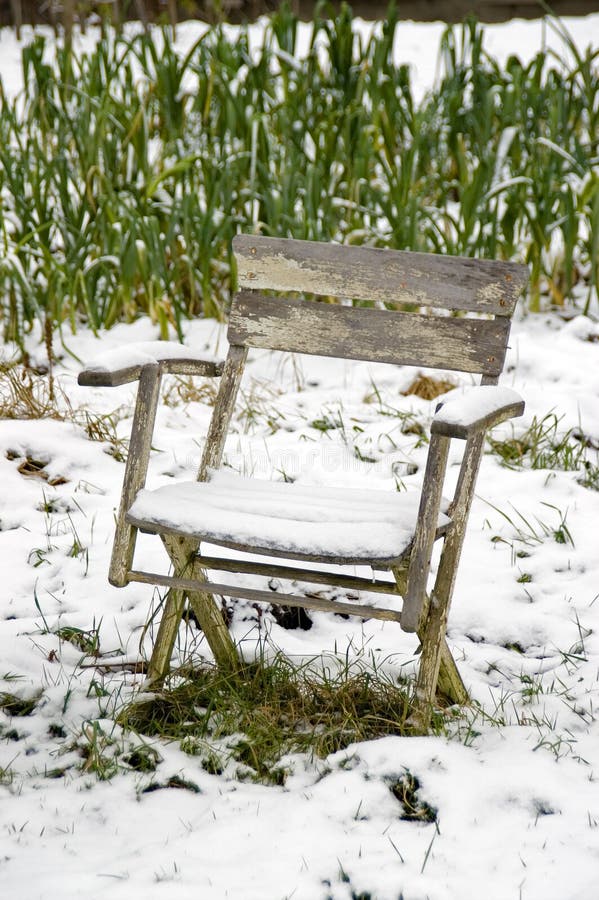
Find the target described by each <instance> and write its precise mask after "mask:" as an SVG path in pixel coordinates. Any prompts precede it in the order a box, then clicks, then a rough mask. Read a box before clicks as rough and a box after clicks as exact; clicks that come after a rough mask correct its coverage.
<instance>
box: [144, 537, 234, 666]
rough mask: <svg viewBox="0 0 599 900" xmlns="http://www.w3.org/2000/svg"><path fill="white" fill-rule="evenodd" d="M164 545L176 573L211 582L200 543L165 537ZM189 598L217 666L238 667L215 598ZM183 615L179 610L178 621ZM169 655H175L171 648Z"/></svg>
mask: <svg viewBox="0 0 599 900" xmlns="http://www.w3.org/2000/svg"><path fill="white" fill-rule="evenodd" d="M162 542H163V544H164V546H165V548H166V551H167V553H168V555H169V557H170V560H171V562H172V564H173V570H174V571H175V573H177V574H178V575H179V576H181V577H185V578H189V579H192V580H195V581H207V580H208V578H207V575H206V572H205V571H204V569H202V567H201V565H200V562H199V560H198V558H197V556H196V553H197V548H198V545H197V541H194V540H192V539H191V540H190V539H189V538H183V537H172V536H169V535H163V536H162ZM186 596H187V598H188V600H189V603H190V604H191V607H192V609H193V611H194V613H195V614H196V617H197V620H198V622H199V624H200V628H201V629H202V631H203V632H204V635H205V636H206V640H207V641H208V645H209V647H210V649H211V650H212V653H213V654H214V659H215V661H216V664H217V666H219V667H220V668H223V669H236V668H238V667H239V655H238V653H237V650H236V648H235V644H234V643H233V638H232V637H231V634H230V632H229V629H228V628H227V623H226V622H225V620H224V619H223V616H222V613H221V610H220V609H219V607H218V605H217V603H216V601H215V599H214V597H213V595H212V594H209V593H205V592H203V591H193V592H191V591H190V592H186ZM182 615H183V607H181V610H180V614H179V621H180V620H181V616H182ZM178 626H179V623H178V622H177V628H178ZM173 640H174V638H173ZM165 646H166V645H165ZM170 652H172V646H171V648H170Z"/></svg>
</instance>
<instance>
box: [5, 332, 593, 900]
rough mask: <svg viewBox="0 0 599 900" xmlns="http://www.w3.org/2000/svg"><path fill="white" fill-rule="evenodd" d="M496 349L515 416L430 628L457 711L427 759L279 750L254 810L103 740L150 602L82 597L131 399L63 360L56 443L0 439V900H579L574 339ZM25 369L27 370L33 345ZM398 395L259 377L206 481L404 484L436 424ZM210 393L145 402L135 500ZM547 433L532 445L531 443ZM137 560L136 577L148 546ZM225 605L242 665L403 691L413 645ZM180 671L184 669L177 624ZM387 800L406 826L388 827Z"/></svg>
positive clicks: (588, 876) (330, 619)
mask: <svg viewBox="0 0 599 900" xmlns="http://www.w3.org/2000/svg"><path fill="white" fill-rule="evenodd" d="M156 334H157V332H156V329H155V327H154V326H151V325H150V323H149V322H148V321H140V322H138V323H136V324H135V325H132V326H117V327H116V328H114V329H112V330H111V331H110V332H108V333H106V334H104V335H103V336H102V343H101V346H102V349H103V350H105V349H110V348H114V349H115V350H116V349H118V348H119V347H124V346H125V345H126V344H128V343H130V342H131V341H143V340H149V339H152V338H154V337H156ZM187 338H188V340H189V342H190V343H191V344H192V345H193V346H194V348H195V349H196V350H198V351H202V350H205V351H206V352H209V353H213V354H217V355H218V354H222V353H223V351H224V349H225V340H224V334H223V331H222V327H221V326H218V325H216V324H215V323H211V322H209V321H197V322H195V323H193V324H191V325H190V326H189V328H188V334H187ZM68 344H69V349H70V350H71V351H72V353H74V354H76V355H77V356H79V357H80V358H84V359H89V358H91V357H92V356H93V355H95V353H96V352H97V348H98V341H97V340H96V339H95V338H94V337H93V336H92V335H91V334H89V333H87V332H81V333H80V334H79V335H78V336H77V337H76V338H73V339H70V340H69V342H68ZM511 344H512V347H511V350H510V352H509V356H508V361H507V367H506V375H505V376H504V379H503V383H504V384H505V385H506V386H509V387H513V388H515V389H516V390H518V391H519V392H520V393H522V394H523V395H524V396H525V397H526V400H527V404H528V406H527V411H526V413H525V416H524V418H523V420H521V421H519V422H518V423H517V424H515V425H514V431H513V432H512V429H511V427H508V426H505V427H502V429H500V430H499V433H496V434H495V435H494V439H495V441H496V442H497V443H496V445H495V450H494V451H492V449H491V446H490V445H489V447H488V450H489V453H488V454H487V455H486V456H485V458H484V462H483V467H482V472H481V476H480V481H479V485H478V492H477V498H476V501H475V504H474V508H473V513H472V517H471V523H470V528H469V532H468V537H467V544H466V550H465V555H464V559H463V561H462V566H461V570H460V575H459V581H458V586H457V590H456V597H455V603H454V606H453V609H452V614H451V618H450V625H449V640H450V643H451V645H452V647H453V648H454V651H455V653H456V657H457V659H458V660H459V665H460V668H461V671H462V673H463V675H464V678H465V681H466V683H467V685H468V686H469V688H470V690H471V692H472V696H473V699H474V705H473V707H472V709H470V710H466V711H464V713H463V715H462V716H461V717H459V718H458V719H455V718H454V717H452V718H450V719H449V720H448V722H447V723H446V725H445V727H444V729H443V732H442V733H441V735H440V736H437V737H429V738H403V737H399V736H388V737H382V738H379V739H378V740H372V741H367V742H361V743H357V744H353V745H350V746H349V747H347V748H346V749H344V750H341V751H338V752H336V753H333V754H331V755H330V756H328V757H327V758H325V759H319V758H318V757H314V758H311V757H310V756H309V755H303V754H299V753H297V752H291V753H290V754H288V755H286V756H284V757H283V758H282V759H281V760H280V763H279V765H280V767H281V769H282V770H285V771H286V772H287V773H288V774H287V776H286V779H285V783H284V785H278V786H277V785H275V786H272V785H266V784H262V783H260V782H259V781H258V782H254V781H253V780H252V779H251V778H249V770H248V769H247V768H243V772H241V773H240V772H238V769H239V765H237V764H236V763H235V752H236V751H235V750H234V749H231V748H229V750H227V741H226V739H223V738H222V737H221V738H220V739H219V740H218V741H216V743H215V750H214V755H213V756H211V755H210V753H207V752H206V751H205V748H203V749H202V752H200V753H198V750H197V745H196V744H195V743H194V742H193V741H191V742H189V741H188V742H187V744H186V743H185V742H183V745H181V743H180V742H179V741H167V740H164V739H161V738H159V737H156V736H148V735H144V734H143V733H142V734H137V733H136V732H134V731H130V730H125V729H124V728H123V727H122V726H121V725H119V724H117V722H116V718H117V716H118V714H119V712H120V711H122V709H123V707H124V705H125V704H126V702H127V701H128V700H129V699H130V698H131V696H132V692H133V691H134V690H135V688H136V686H137V685H139V683H140V681H141V678H142V676H141V675H136V674H135V673H134V672H133V671H132V669H133V666H131V667H129V670H128V669H127V667H125V669H124V670H123V667H122V666H120V665H119V666H117V665H114V664H120V663H123V661H127V660H128V661H129V662H131V663H132V662H133V661H135V660H137V659H138V658H139V653H138V645H139V643H140V641H141V644H142V646H143V648H144V649H145V651H146V652H147V649H148V647H149V642H150V638H151V632H152V629H153V627H154V626H153V625H150V628H149V630H146V629H147V623H148V614H149V610H150V606H151V605H152V603H153V604H154V607H156V604H157V602H158V597H157V596H154V597H153V598H152V590H151V589H150V588H147V587H144V586H141V585H131V586H129V587H128V588H127V589H126V590H123V591H118V590H116V589H114V588H112V587H110V586H109V585H108V584H107V582H106V572H107V567H108V559H109V553H110V541H111V533H112V527H113V516H114V511H115V508H116V505H117V502H118V496H119V489H120V478H121V476H122V470H123V464H122V461H117V459H115V451H114V446H115V440H117V441H121V440H122V439H124V438H125V437H126V434H127V429H128V425H129V416H130V414H131V403H132V398H133V390H132V388H131V386H124V387H121V388H114V389H104V390H92V389H84V388H78V387H77V386H76V384H75V377H76V372H77V369H78V364H77V363H76V362H75V360H74V359H73V358H72V357H70V356H68V355H67V354H65V356H64V358H63V359H62V360H61V362H60V364H59V367H58V369H57V372H56V395H57V400H56V407H57V409H58V412H59V413H60V416H61V418H55V419H50V418H46V419H41V420H40V419H30V420H8V419H5V420H3V421H2V423H1V425H0V467H1V469H2V481H3V485H4V490H3V494H2V507H1V509H0V520H1V522H2V534H1V536H0V545H1V546H2V558H3V565H2V571H3V577H4V591H3V596H4V600H3V604H2V613H3V620H2V625H1V627H0V653H1V658H2V667H1V672H0V677H1V678H2V681H1V682H0V691H1V692H2V695H3V701H2V702H3V705H4V706H5V709H4V712H3V713H0V715H1V717H2V719H1V728H2V734H1V742H0V771H1V773H2V778H1V780H2V786H1V787H0V791H1V792H2V795H3V796H2V810H3V813H2V822H3V831H2V837H1V842H2V843H1V847H2V853H1V856H2V870H3V872H2V876H3V885H5V890H6V891H7V892H8V893H9V894H10V895H14V896H18V897H20V898H23V900H33V898H38V897H44V898H45V897H50V896H53V895H56V894H59V895H60V896H63V897H75V896H80V895H81V894H83V893H87V894H88V895H89V896H90V897H94V898H95V897H100V896H103V895H104V894H105V893H110V895H111V896H113V897H116V898H119V897H123V898H125V897H126V898H130V897H132V896H138V895H144V896H151V895H153V894H154V893H155V894H156V896H161V897H163V896H166V897H169V898H171V897H172V898H179V897H181V898H187V897H192V896H193V897H195V896H197V895H198V894H199V895H200V896H202V897H214V898H221V897H226V896H229V897H239V898H241V897H243V898H246V897H247V898H283V897H291V896H293V897H301V898H325V897H335V898H350V897H352V896H353V897H360V896H362V897H367V896H370V897H373V898H374V897H376V898H393V900H395V898H397V897H399V896H401V895H403V897H404V898H424V897H429V898H435V900H437V898H453V897H462V896H464V897H477V896H480V895H481V894H482V893H483V892H484V893H485V894H486V895H487V896H489V897H491V898H497V900H503V898H505V897H510V896H514V897H517V896H522V897H525V898H544V900H551V898H556V900H557V898H560V900H561V898H563V897H568V898H570V897H571V898H581V900H592V898H594V897H595V891H596V872H597V865H598V860H597V827H598V822H599V793H598V790H597V788H596V776H595V768H596V766H597V765H598V764H599V755H598V751H597V747H598V746H599V743H598V740H597V739H598V737H599V726H598V725H597V723H596V714H595V709H596V705H597V696H598V694H597V692H598V684H597V669H598V662H599V643H598V638H597V634H598V633H599V619H598V617H599V603H597V602H596V601H597V599H598V592H599V587H598V585H599V559H598V556H597V538H596V522H597V513H598V508H599V494H598V493H597V491H596V490H592V489H590V488H589V487H584V486H583V485H582V484H581V483H580V482H581V480H584V478H585V476H587V475H588V473H589V471H590V469H589V468H588V467H587V469H585V468H584V465H583V460H582V458H581V457H582V456H583V455H584V457H585V459H586V461H587V463H588V466H595V467H596V466H597V462H598V460H597V454H596V451H595V449H594V448H596V447H597V444H598V443H599V431H598V429H597V422H599V400H598V397H599V375H598V373H599V366H598V365H597V362H598V360H597V354H598V353H599V327H598V326H597V325H594V324H593V323H592V322H591V321H589V320H587V319H582V318H578V319H575V320H573V321H572V322H570V323H567V324H566V323H564V322H563V321H562V320H560V319H558V318H557V317H555V316H537V317H528V318H520V319H519V320H518V321H516V323H515V325H514V330H513V337H512V342H511ZM30 347H31V353H32V362H33V363H35V362H36V361H37V362H41V359H42V357H43V353H42V350H41V347H40V346H38V345H36V343H35V341H33V340H32V341H31V343H30ZM38 356H39V359H38ZM417 374H418V373H417V372H415V371H414V370H407V369H405V370H404V369H399V370H398V369H393V368H387V367H385V366H380V365H369V364H366V363H358V364H348V363H345V362H341V361H335V360H325V359H317V358H316V359H312V358H304V359H302V360H298V359H291V358H289V357H285V356H276V355H271V354H269V353H262V352H256V353H255V354H254V356H253V357H252V358H251V361H250V365H249V371H248V380H247V382H246V383H245V384H244V387H243V394H242V400H241V402H240V404H239V409H238V411H237V414H236V418H235V426H234V428H233V433H232V435H231V438H230V440H229V442H228V445H227V460H228V462H229V463H230V464H231V465H233V466H234V467H235V468H237V469H238V470H242V469H243V470H245V471H246V472H249V471H252V472H254V474H256V475H258V476H261V477H274V478H280V477H282V473H283V472H284V473H285V475H286V476H287V477H294V478H296V479H297V480H298V482H299V483H304V484H308V483H312V484H316V485H318V484H322V485H325V484H327V485H330V484H333V485H335V484H337V485H346V486H347V485H351V486H358V485H361V486H369V487H371V488H372V487H381V488H385V487H391V488H392V487H393V486H394V485H395V484H396V483H400V482H403V483H404V485H405V486H407V487H409V486H410V483H418V479H419V477H420V476H421V473H422V465H423V460H424V458H425V454H426V446H424V445H423V439H422V433H421V432H422V429H423V428H425V427H426V425H427V423H428V421H429V420H430V417H431V415H432V412H433V411H434V405H435V401H430V400H423V399H421V398H419V397H418V396H416V395H413V394H408V395H404V394H403V393H402V392H403V391H406V389H407V388H408V387H409V386H410V384H411V383H412V382H413V380H414V378H415V376H416V375H417ZM429 374H430V373H429ZM446 377H447V378H448V379H451V378H452V376H451V374H450V373H446ZM273 379H274V384H275V385H276V387H275V389H274V390H273V388H272V384H273ZM208 384H209V382H207V381H203V380H202V379H199V380H197V381H196V383H195V388H196V389H195V391H194V390H193V386H192V385H191V384H189V383H188V382H186V381H184V382H181V381H177V380H176V379H174V378H172V379H171V380H170V381H169V382H167V383H166V384H165V388H164V392H165V396H166V398H167V400H168V403H166V404H165V405H163V406H162V407H161V410H160V415H159V421H158V427H157V433H156V438H155V442H154V447H155V450H154V452H153V455H152V463H151V473H150V484H152V485H160V484H166V483H170V482H171V480H172V477H173V476H180V475H183V476H189V475H190V474H191V473H192V472H193V471H194V469H195V466H196V465H197V462H198V457H199V452H200V445H201V441H202V437H203V435H204V434H205V430H206V424H207V421H208V418H209V414H210V405H209V404H210V402H211V392H210V390H209V388H208V387H207V386H208ZM67 399H68V403H67ZM83 412H84V413H85V416H83V415H82V413H83ZM109 415H113V421H114V426H115V429H116V433H115V434H113V435H112V436H110V437H111V438H112V439H111V440H107V441H105V442H104V443H102V442H98V441H95V442H94V441H90V440H89V438H88V436H87V434H86V431H85V423H86V422H88V421H92V420H93V421H96V420H102V419H103V418H104V417H106V416H109ZM86 417H87V418H86ZM548 417H549V419H548ZM551 417H555V420H554V419H553V418H551ZM548 421H550V422H551V423H553V422H554V421H555V423H556V424H555V428H549V430H548V433H547V436H546V438H543V437H542V436H541V437H540V438H539V436H538V435H539V428H538V423H542V422H548ZM324 423H328V425H327V427H324ZM535 423H537V424H535ZM546 430H547V429H546ZM531 434H533V435H535V436H536V438H535V441H532V439H531ZM543 441H545V449H546V450H547V449H548V448H550V447H551V446H552V445H557V446H564V445H565V444H568V445H569V446H570V447H571V454H570V455H569V456H568V455H567V454H566V459H567V460H571V459H573V460H575V463H573V464H572V466H570V465H562V464H561V463H560V462H559V461H558V462H557V463H555V468H543V467H540V468H539V465H542V463H543V458H542V454H541V446H542V445H543ZM506 445H509V446H510V447H511V448H512V450H513V448H515V447H516V448H518V451H519V453H520V456H519V457H517V458H514V454H513V453H512V454H511V455H510V454H507V455H506V452H505V447H506ZM585 445H586V446H585ZM530 448H533V449H530ZM121 449H122V447H121ZM457 450H458V448H456V450H455V451H452V453H453V455H452V462H453V463H457V455H458V454H457ZM500 450H501V452H499V451H500ZM117 456H119V454H117ZM26 459H30V460H33V461H37V466H38V469H39V473H38V475H37V476H36V475H30V476H29V477H27V476H26V474H25V472H24V471H23V472H20V471H19V468H20V467H21V468H23V466H22V464H23V463H24V462H25V460H26ZM559 459H562V460H563V453H562V456H561V457H559ZM506 462H507V463H508V464H509V467H508V466H506V465H505V463H506ZM415 470H416V471H415ZM25 471H26V470H25ZM594 471H595V472H596V471H597V470H596V468H595V470H594ZM455 472H456V466H455V465H452V466H451V467H450V477H452V476H453V477H455ZM40 475H42V476H44V475H45V476H47V477H40ZM140 557H141V561H142V563H143V561H144V560H145V561H146V562H149V560H150V558H152V563H153V564H154V565H156V558H155V557H156V547H155V544H154V540H153V539H152V538H150V537H147V538H144V540H143V541H142V543H141V547H140ZM230 606H231V609H232V611H233V624H232V628H233V633H234V635H235V638H236V640H237V641H239V643H240V645H241V647H242V649H243V652H244V654H245V656H246V658H247V659H251V658H253V656H255V654H256V653H260V652H262V653H265V654H266V655H267V657H273V656H275V655H276V648H281V649H282V650H283V651H284V653H285V654H286V655H287V656H288V657H289V658H290V659H291V660H292V661H295V662H296V663H299V664H302V663H305V661H306V660H309V659H311V658H313V657H315V656H317V655H319V654H322V653H324V654H327V655H328V658H329V659H332V658H333V656H334V655H335V654H340V655H341V658H342V659H343V661H344V663H345V662H347V664H352V663H358V664H367V663H369V661H370V660H374V661H375V663H376V665H377V666H378V667H379V668H380V671H381V672H384V673H385V674H387V675H390V676H391V677H397V676H398V675H402V676H411V675H412V674H413V672H414V665H415V656H414V654H415V650H416V647H415V644H414V641H413V640H412V638H411V636H409V635H405V634H403V633H402V632H401V631H400V629H399V628H398V627H397V626H394V625H393V624H391V623H386V624H384V625H381V624H380V623H375V622H373V621H368V622H360V621H359V620H343V619H340V618H338V617H334V616H329V615H327V614H322V613H312V614H311V619H312V627H311V628H310V629H309V630H302V629H296V630H286V629H284V628H282V627H280V626H279V625H278V624H277V622H276V620H275V618H274V617H273V616H272V615H271V614H270V613H269V612H268V611H265V612H264V613H263V614H259V613H258V611H257V610H256V609H255V608H254V607H253V606H251V605H250V604H244V603H243V602H238V603H237V604H235V605H233V604H230ZM177 652H178V653H179V654H180V658H181V659H189V658H191V659H193V660H194V661H195V662H199V661H200V660H201V659H202V657H203V656H204V655H205V656H206V657H208V656H209V653H208V651H207V648H206V646H205V643H203V642H202V641H201V640H200V639H199V636H198V633H197V631H196V630H195V628H194V626H193V623H190V624H189V625H188V627H187V629H185V630H182V632H181V638H180V646H179V647H178V651H177ZM111 664H113V666H114V667H112V668H111ZM8 695H11V697H13V698H17V699H18V700H21V701H25V702H26V704H27V703H29V708H28V707H27V705H26V706H25V708H23V707H19V706H18V705H17V706H15V705H14V704H15V703H16V702H17V701H16V700H14V699H13V700H12V703H13V705H12V706H11V705H10V703H8ZM30 710H31V711H30ZM23 712H29V714H28V715H22V714H19V713H23ZM239 738H240V736H239V735H238V736H237V737H235V736H233V737H232V738H231V741H230V743H231V744H232V745H235V744H236V742H238V740H239ZM182 746H183V749H182ZM185 750H187V751H188V752H187V753H186V752H185ZM227 754H229V755H227ZM221 770H222V771H221ZM219 772H220V774H218V773H219ZM244 773H245V774H244ZM240 778H241V780H240ZM281 780H282V779H281ZM398 785H400V786H399V787H398ZM196 789H199V790H196ZM406 792H407V795H408V799H409V798H411V800H410V801H409V802H410V803H411V804H412V806H414V805H415V806H416V807H417V808H418V809H420V810H425V811H426V810H428V809H429V808H430V810H431V812H430V814H429V813H427V815H424V813H422V814H419V815H416V816H412V817H411V818H410V817H408V818H405V815H406V807H405V804H404V803H403V802H402V800H401V798H402V796H403V795H404V794H405V793H406ZM419 804H420V805H419Z"/></svg>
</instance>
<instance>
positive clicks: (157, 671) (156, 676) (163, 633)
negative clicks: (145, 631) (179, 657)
mask: <svg viewBox="0 0 599 900" xmlns="http://www.w3.org/2000/svg"><path fill="white" fill-rule="evenodd" d="M184 608H185V593H184V591H178V590H170V591H169V592H168V594H167V597H166V601H165V604H164V610H163V613H162V618H161V620H160V625H159V627H158V634H157V635H156V640H155V641H154V647H153V649H152V655H151V657H150V662H149V665H148V675H147V679H146V687H147V688H149V689H152V688H154V687H158V686H160V685H161V684H162V682H163V681H164V679H165V678H166V676H167V675H168V672H169V669H170V664H171V656H172V655H173V647H174V646H175V639H176V637H177V632H178V630H179V623H180V622H181V618H182V616H183V610H184Z"/></svg>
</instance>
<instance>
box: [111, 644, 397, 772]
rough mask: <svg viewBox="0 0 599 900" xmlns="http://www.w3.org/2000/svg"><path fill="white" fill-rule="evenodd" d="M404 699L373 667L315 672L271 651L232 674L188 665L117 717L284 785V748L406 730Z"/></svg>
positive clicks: (309, 749)
mask: <svg viewBox="0 0 599 900" xmlns="http://www.w3.org/2000/svg"><path fill="white" fill-rule="evenodd" d="M410 699H411V698H410V694H409V691H408V690H407V689H406V687H404V686H403V685H398V684H396V683H394V682H393V681H392V680H391V679H390V678H388V677H386V676H384V675H381V674H380V673H379V672H373V671H366V670H363V669H360V670H356V671H353V672H352V671H347V670H341V671H338V672H334V673H331V672H330V671H329V670H328V669H326V670H325V669H324V668H321V670H320V671H318V672H316V671H315V669H314V666H313V664H312V665H311V666H309V665H303V666H299V667H297V666H294V665H293V663H291V662H290V661H289V660H287V659H285V658H284V657H283V656H278V657H277V658H276V659H275V661H274V662H272V663H270V664H268V665H260V664H252V665H247V666H245V667H244V668H243V669H242V670H241V671H240V672H238V673H235V674H226V673H223V672H220V671H218V670H217V669H216V668H212V667H205V668H201V669H196V670H193V671H191V672H189V673H187V677H186V680H185V681H184V682H183V683H182V684H179V685H177V686H176V687H174V688H172V689H170V690H165V691H164V692H162V693H160V694H157V695H155V696H153V697H152V698H151V699H149V700H145V701H140V702H136V703H133V704H131V705H130V706H128V707H127V708H126V709H125V710H123V712H122V713H121V714H120V716H119V720H118V721H119V724H120V725H122V726H124V727H126V728H128V729H132V730H134V731H136V732H139V733H142V734H147V735H158V736H160V737H163V738H167V739H175V740H179V741H180V742H181V747H182V749H183V750H185V752H187V753H191V754H193V755H196V756H199V757H201V759H202V766H203V768H204V769H205V770H206V771H208V772H211V771H212V772H215V773H220V772H221V771H223V769H224V768H225V766H226V765H227V763H229V762H233V763H234V764H236V766H237V775H238V777H242V778H246V777H249V778H251V779H254V780H257V781H262V782H265V783H270V784H284V782H285V778H286V775H287V772H286V769H285V765H284V763H283V762H282V758H283V757H284V756H285V755H286V754H289V753H294V752H300V753H309V754H312V755H314V756H318V757H326V756H328V755H329V754H330V753H335V752H337V751H338V750H342V749H344V748H345V747H347V746H348V745H349V744H352V743H354V742H357V741H366V740H372V739H374V738H378V737H382V736H384V735H388V734H399V735H405V734H408V733H409V732H410V729H409V726H408V725H407V718H408V714H409V711H410Z"/></svg>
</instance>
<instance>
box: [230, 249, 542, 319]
mask: <svg viewBox="0 0 599 900" xmlns="http://www.w3.org/2000/svg"><path fill="white" fill-rule="evenodd" d="M233 250H234V252H235V257H236V261H237V277H238V283H239V287H240V288H247V289H251V290H261V291H263V290H273V291H282V292H302V293H312V294H317V295H319V296H332V297H348V298H351V299H355V300H373V301H380V302H383V303H400V304H403V303H413V304H416V305H418V306H420V307H436V308H439V309H449V310H465V311H476V312H481V313H491V314H492V315H496V316H511V314H512V312H513V311H514V307H515V305H516V301H517V300H518V296H519V294H520V292H521V290H522V288H523V287H524V286H525V285H526V284H527V282H528V269H527V268H526V266H522V265H519V264H517V263H511V262H502V261H496V260H481V259H469V258H466V257H459V256H441V255H437V254H430V253H413V252H407V251H401V250H383V249H378V248H374V247H351V246H345V245H339V244H326V243H316V242H314V241H296V240H290V239H287V238H269V237H263V236H252V235H245V234H240V235H237V236H236V237H235V238H234V239H233Z"/></svg>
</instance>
